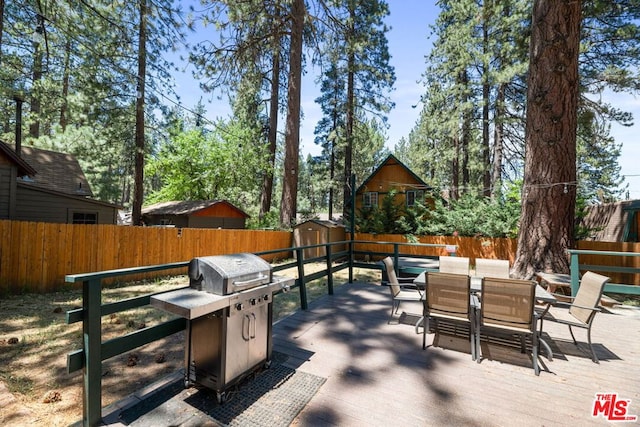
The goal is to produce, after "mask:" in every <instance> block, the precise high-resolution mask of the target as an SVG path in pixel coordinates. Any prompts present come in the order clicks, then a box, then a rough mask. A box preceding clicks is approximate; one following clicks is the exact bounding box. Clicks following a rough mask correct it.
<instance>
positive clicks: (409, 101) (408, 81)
mask: <svg viewBox="0 0 640 427" xmlns="http://www.w3.org/2000/svg"><path fill="white" fill-rule="evenodd" d="M388 3H389V8H390V15H389V16H388V17H387V24H388V25H389V26H391V31H390V32H389V33H388V40H389V52H390V53H391V65H392V66H393V67H394V68H395V73H396V83H395V88H394V90H393V92H392V93H391V98H392V100H393V101H394V102H395V105H396V106H395V108H394V109H393V110H392V111H391V113H390V114H389V115H388V124H389V128H388V130H387V136H388V142H387V146H388V147H389V148H390V149H393V147H394V146H395V144H396V143H397V142H398V141H399V140H400V138H402V137H406V136H408V134H409V131H410V130H411V129H412V128H413V126H414V125H415V123H416V120H417V118H418V115H419V113H420V109H421V105H419V101H420V95H421V94H422V93H424V87H423V85H422V84H421V83H419V80H420V79H421V75H422V73H423V72H424V69H425V66H426V65H425V55H427V54H428V53H429V51H430V50H431V41H430V40H429V38H428V36H429V34H430V29H429V26H430V25H431V24H433V23H434V22H435V20H436V18H437V16H438V12H439V8H438V7H437V6H436V5H435V1H428V0H389V2H388ZM209 31H211V30H209ZM318 73H319V70H318V69H314V68H312V67H310V66H308V68H307V72H306V74H304V75H303V76H302V109H303V120H302V125H301V128H300V147H301V150H302V154H303V155H305V156H306V154H307V153H311V154H314V155H315V154H318V153H319V151H320V149H319V147H318V146H317V145H315V144H314V143H313V139H314V136H313V130H314V128H315V126H316V123H317V122H318V120H319V119H320V115H321V112H320V109H319V107H318V105H317V104H316V103H315V102H314V100H315V99H316V98H317V97H318V95H319V91H318V89H317V85H316V82H315V79H316V77H317V74H318ZM177 91H178V94H179V95H180V96H181V98H182V102H183V103H184V105H185V106H186V107H188V108H192V107H193V106H194V105H195V104H196V103H197V101H198V99H199V98H200V97H201V96H202V98H203V102H204V103H205V106H206V108H207V110H208V113H209V116H210V118H212V119H213V118H216V117H226V116H228V114H229V108H228V106H227V105H226V102H225V101H220V100H217V99H216V98H215V96H213V100H212V101H211V103H208V102H207V101H208V100H209V99H210V98H211V95H210V94H203V93H202V92H201V91H200V89H199V88H198V86H197V83H196V82H194V81H193V80H192V79H191V78H190V77H189V78H185V79H180V82H179V85H178V88H177ZM603 98H604V99H605V100H607V101H609V102H612V103H613V104H614V105H615V106H617V107H619V108H621V109H623V110H625V111H631V112H633V116H634V119H635V120H634V121H635V125H634V126H632V127H630V128H625V127H622V126H619V125H615V124H614V125H613V126H612V132H611V133H612V135H613V136H614V137H615V138H616V140H617V141H618V142H622V144H623V147H622V155H621V157H620V159H619V162H620V166H621V168H622V175H626V176H627V182H628V183H629V184H630V185H629V187H630V188H629V194H630V197H631V198H640V136H639V135H640V96H635V97H634V96H632V95H621V94H612V93H608V94H606V95H605V96H604V97H603ZM414 105H418V106H417V107H416V108H413V106H414ZM284 120H285V119H284V117H283V118H282V119H281V123H284ZM631 175H637V176H631Z"/></svg>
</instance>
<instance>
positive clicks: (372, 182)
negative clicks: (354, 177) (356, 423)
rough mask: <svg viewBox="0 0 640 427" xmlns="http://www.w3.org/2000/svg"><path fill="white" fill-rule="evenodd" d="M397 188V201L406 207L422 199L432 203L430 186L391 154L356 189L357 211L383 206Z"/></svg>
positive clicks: (424, 202) (428, 203)
mask: <svg viewBox="0 0 640 427" xmlns="http://www.w3.org/2000/svg"><path fill="white" fill-rule="evenodd" d="M391 190H395V191H396V192H397V193H396V196H395V203H396V204H398V205H399V204H402V205H403V206H405V207H410V206H413V205H414V204H415V203H416V202H418V201H420V202H421V203H423V204H426V205H431V203H432V198H431V195H430V191H431V187H429V186H428V185H427V184H426V183H425V182H424V181H423V180H422V179H420V178H419V177H418V176H417V175H416V174H415V173H413V172H412V171H411V169H409V168H408V167H407V166H406V165H405V164H404V163H402V162H401V161H400V160H398V159H397V158H396V157H395V156H394V155H392V154H390V155H389V156H388V157H387V158H386V159H385V160H384V161H383V162H382V164H380V166H378V168H377V169H376V170H375V171H374V172H373V173H372V174H371V175H369V177H368V178H367V179H365V180H364V182H363V183H362V184H361V185H360V187H359V188H358V190H357V191H356V212H358V211H360V210H361V209H362V208H374V207H381V206H382V200H383V199H384V197H385V196H386V195H387V194H388V193H389V192H390V191H391Z"/></svg>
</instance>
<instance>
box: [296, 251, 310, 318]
mask: <svg viewBox="0 0 640 427" xmlns="http://www.w3.org/2000/svg"><path fill="white" fill-rule="evenodd" d="M303 252H304V251H303V250H302V249H300V248H296V261H297V264H298V280H299V288H300V308H302V309H303V310H306V309H307V308H309V304H308V303H307V285H306V283H305V281H304V260H303V259H302V257H303Z"/></svg>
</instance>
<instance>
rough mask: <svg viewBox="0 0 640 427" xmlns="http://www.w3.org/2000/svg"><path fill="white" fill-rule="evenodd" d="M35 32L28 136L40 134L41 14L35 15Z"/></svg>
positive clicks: (42, 21) (42, 37)
mask: <svg viewBox="0 0 640 427" xmlns="http://www.w3.org/2000/svg"><path fill="white" fill-rule="evenodd" d="M36 34H37V35H38V39H37V40H35V41H34V42H33V47H34V53H33V84H32V89H31V108H30V109H29V111H30V113H31V124H30V125H29V136H30V137H31V138H34V139H35V138H38V137H39V136H40V111H41V108H40V94H39V93H38V92H39V87H40V80H42V62H43V58H44V53H43V49H42V45H43V43H44V18H43V17H42V15H40V14H38V15H37V20H36Z"/></svg>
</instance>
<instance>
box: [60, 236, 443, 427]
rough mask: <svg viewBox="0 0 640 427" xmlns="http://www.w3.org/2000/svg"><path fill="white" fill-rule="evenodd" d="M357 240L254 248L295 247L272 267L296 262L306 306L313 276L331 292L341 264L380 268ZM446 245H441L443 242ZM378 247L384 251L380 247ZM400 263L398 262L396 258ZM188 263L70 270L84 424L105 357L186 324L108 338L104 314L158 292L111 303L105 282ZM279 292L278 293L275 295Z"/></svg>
mask: <svg viewBox="0 0 640 427" xmlns="http://www.w3.org/2000/svg"><path fill="white" fill-rule="evenodd" d="M389 244H390V245H391V246H392V247H393V254H394V256H395V257H396V259H397V258H398V257H399V256H402V255H410V254H409V253H407V251H403V249H406V248H412V247H415V246H416V245H415V244H403V243H380V245H389ZM354 245H355V242H353V241H342V242H332V243H328V244H324V245H310V246H301V247H289V248H280V249H274V250H270V251H263V252H258V253H256V254H257V255H260V256H262V257H264V258H269V257H271V256H273V255H274V254H278V253H282V252H294V253H295V254H296V259H295V261H293V262H287V263H281V264H278V265H275V266H273V271H274V272H278V271H283V270H287V269H290V268H292V267H295V268H296V271H297V278H296V280H295V284H294V286H293V288H294V289H295V288H297V289H298V290H299V296H300V308H301V309H303V310H306V309H307V307H308V301H307V292H306V284H307V283H308V282H309V281H312V280H315V279H319V278H322V277H326V278H327V292H328V294H330V295H331V294H333V274H334V273H335V272H338V271H340V270H343V269H346V268H348V269H349V283H352V282H353V268H354V266H356V265H357V266H358V267H360V268H371V269H381V265H380V264H379V263H363V262H360V263H356V262H354V257H353V253H354ZM336 246H337V247H347V248H348V249H347V250H342V251H335V252H334V251H333V248H334V247H336ZM440 246H443V245H440ZM317 247H324V248H325V253H326V256H322V257H316V258H309V259H305V258H304V252H305V249H309V248H317ZM425 247H428V248H431V249H434V248H437V247H438V245H425ZM379 253H385V252H384V251H381V252H379ZM312 262H313V263H317V262H324V263H326V269H323V270H321V271H317V272H315V273H311V274H306V273H305V265H306V264H308V263H312ZM396 265H397V264H396ZM187 266H188V263H187V262H178V263H171V264H162V265H152V266H145V267H135V268H127V269H118V270H108V271H99V272H94V273H84V274H70V275H67V276H66V278H65V280H66V282H68V283H78V282H81V283H82V295H83V296H82V308H79V309H75V310H71V311H68V312H67V323H68V324H72V323H76V322H82V335H83V337H82V338H83V340H82V343H83V346H82V348H81V349H78V350H74V351H72V352H70V353H69V354H68V355H67V371H68V372H69V373H72V372H76V371H78V370H81V369H82V370H83V374H84V375H83V378H84V383H83V386H84V393H83V396H84V400H83V419H82V422H83V425H85V426H96V425H99V424H100V422H101V411H102V361H104V360H106V359H108V358H111V357H114V356H117V355H120V354H122V353H125V352H127V351H131V350H133V349H135V348H137V347H140V346H142V345H145V344H148V343H151V342H153V341H157V340H159V339H162V338H164V337H167V336H169V335H171V334H174V333H176V332H179V331H181V330H184V329H185V327H186V320H185V319H183V318H175V319H172V320H169V321H167V322H164V323H161V324H158V325H155V326H151V327H146V328H144V329H140V330H137V331H135V332H131V333H129V334H126V335H124V336H121V337H117V338H113V339H110V340H108V341H104V342H103V341H102V317H103V316H107V315H110V314H114V313H118V312H121V311H125V310H130V309H134V308H138V307H143V306H147V305H149V304H150V300H151V296H152V295H154V294H148V295H143V296H140V297H136V298H131V299H126V300H122V301H116V302H113V303H109V304H102V288H103V285H104V282H105V281H108V280H111V279H114V278H119V277H130V276H132V275H139V274H147V273H154V272H162V273H167V272H176V271H178V272H179V273H180V274H184V273H185V269H186V267H187ZM276 298H277V296H276Z"/></svg>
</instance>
